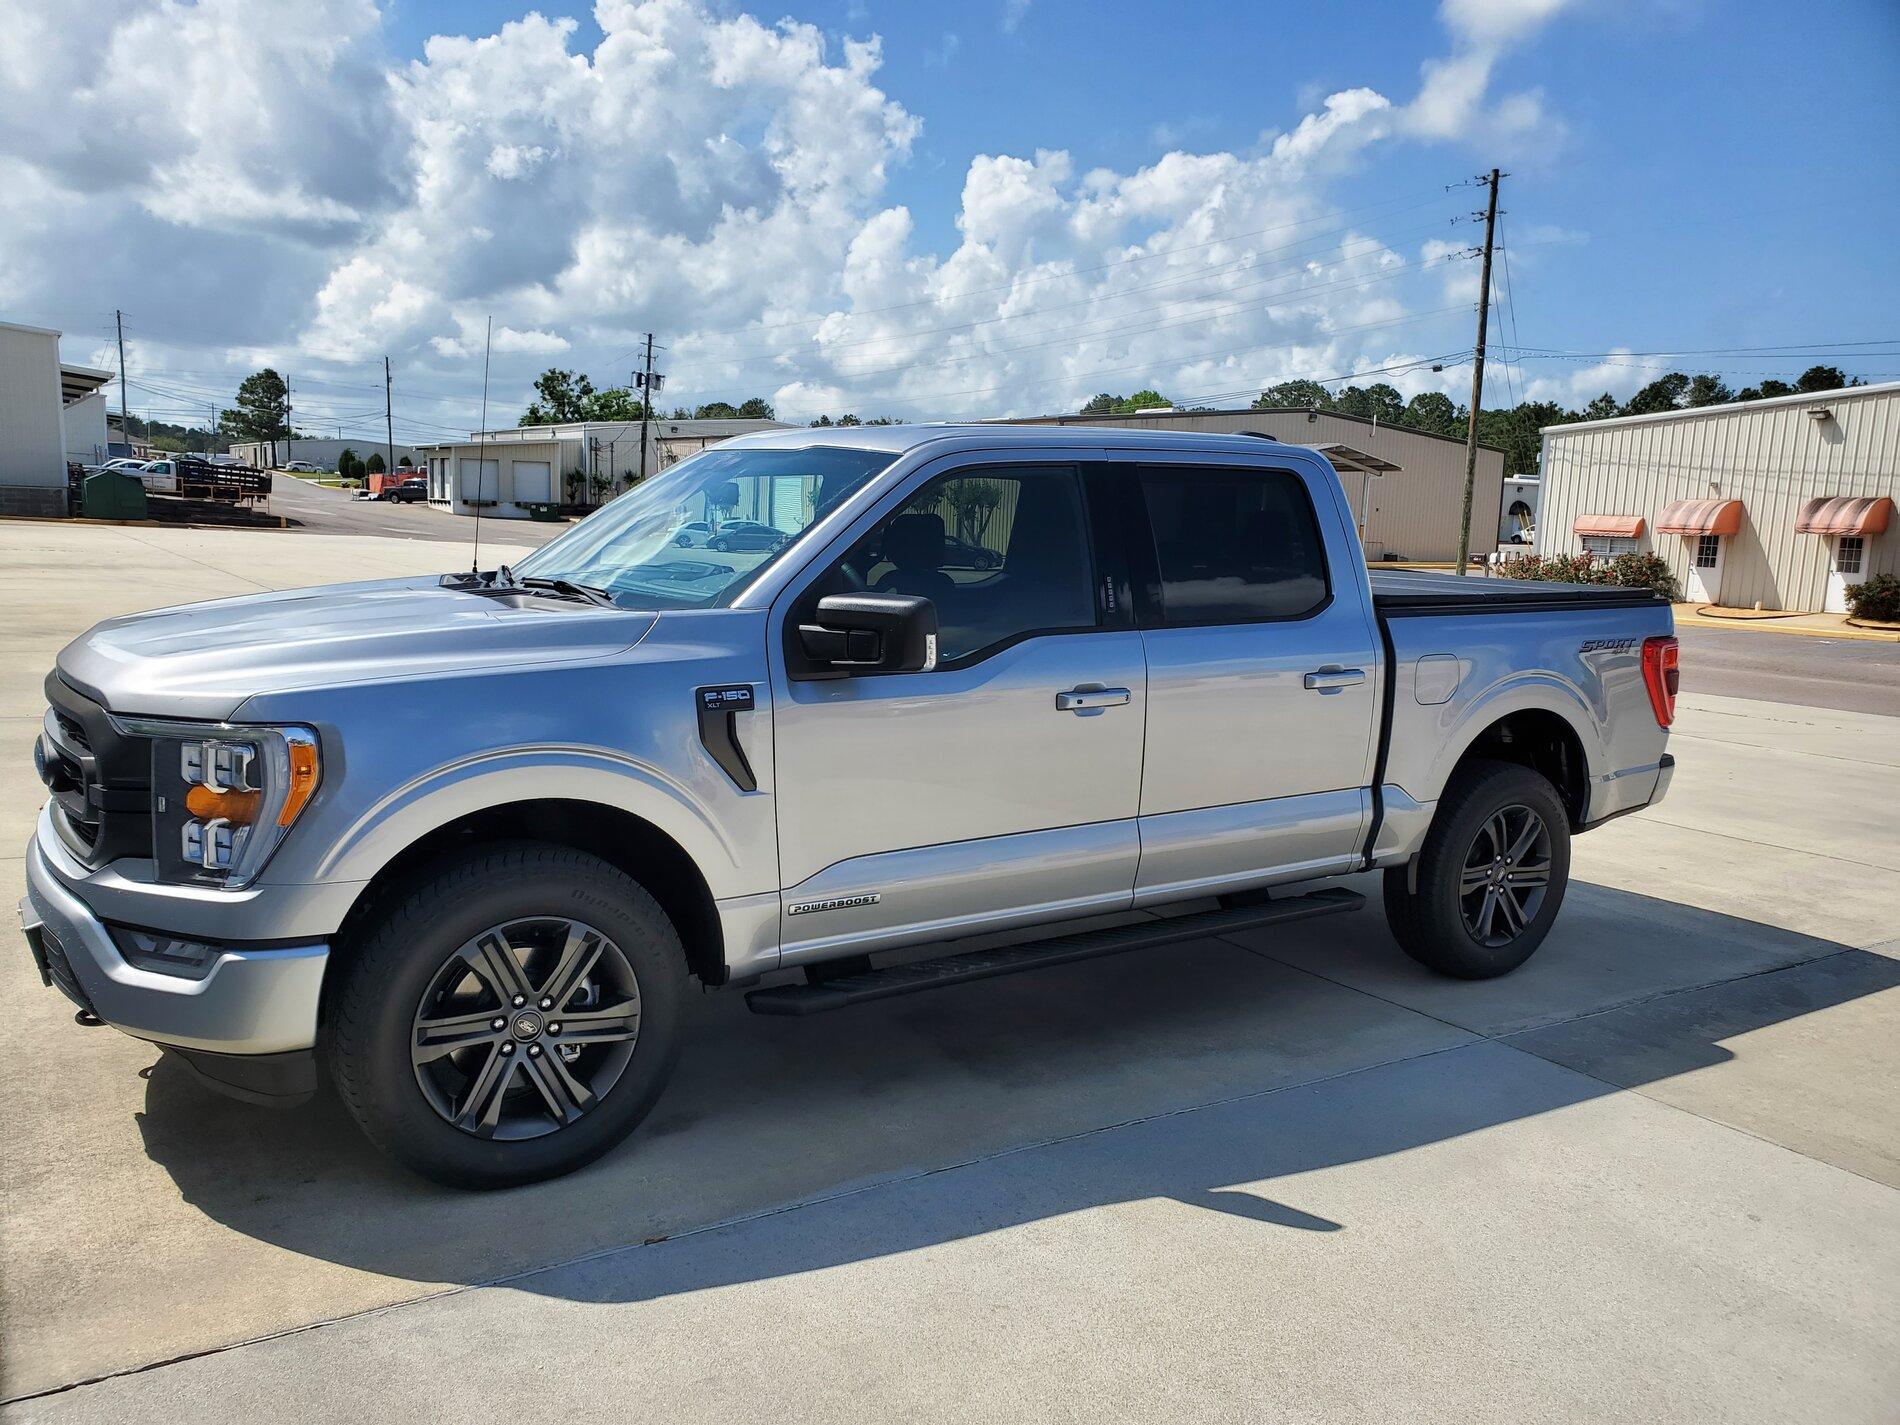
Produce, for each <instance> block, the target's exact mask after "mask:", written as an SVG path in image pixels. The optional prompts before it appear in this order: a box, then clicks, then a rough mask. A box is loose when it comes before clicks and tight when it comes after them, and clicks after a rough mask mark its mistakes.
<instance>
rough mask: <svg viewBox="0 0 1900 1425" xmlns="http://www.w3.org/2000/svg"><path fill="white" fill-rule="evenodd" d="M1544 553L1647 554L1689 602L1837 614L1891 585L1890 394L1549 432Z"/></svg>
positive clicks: (1707, 409)
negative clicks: (1857, 592) (1873, 581)
mask: <svg viewBox="0 0 1900 1425" xmlns="http://www.w3.org/2000/svg"><path fill="white" fill-rule="evenodd" d="M1543 484H1544V498H1543V509H1542V511H1541V513H1540V515H1539V517H1538V521H1537V548H1538V551H1539V552H1540V553H1556V554H1576V553H1581V552H1583V551H1585V550H1589V551H1591V552H1593V553H1597V554H1603V555H1610V554H1619V553H1623V552H1626V551H1654V552H1655V553H1657V554H1660V555H1662V556H1663V557H1664V558H1665V559H1667V560H1668V561H1669V563H1670V566H1671V567H1672V568H1673V569H1674V570H1675V573H1676V579H1677V582H1678V583H1679V584H1680V585H1681V586H1682V589H1683V592H1684V595H1685V596H1686V597H1687V598H1689V599H1691V600H1693V601H1695V602H1698V603H1713V604H1724V605H1727V606H1729V607H1731V608H1753V607H1756V606H1757V605H1759V606H1760V607H1761V608H1764V609H1803V610H1817V609H1825V610H1833V611H1837V612H1838V611H1841V610H1844V609H1845V608H1846V606H1847V604H1846V590H1847V586H1848V585H1849V584H1854V583H1858V582H1860V581H1861V580H1862V579H1865V578H1867V577H1868V576H1869V575H1872V574H1885V573H1896V572H1900V527H1897V525H1896V521H1895V518H1894V498H1895V496H1896V494H1900V382H1892V383H1889V384H1886V385H1881V386H1857V387H1851V388H1849V389H1847V390H1844V391H1824V392H1821V393H1819V394H1815V395H1797V396H1779V397H1775V398H1774V399H1771V400H1766V401H1747V402H1738V403H1736V404H1733V405H1726V406H1703V407H1700V408H1698V409H1696V410H1690V411H1665V412H1662V413H1660V414H1657V415H1649V416H1625V417H1622V418H1621V419H1617V420H1607V421H1584V422H1581V423H1579V424H1576V425H1566V426H1552V427H1550V428H1549V429H1547V430H1546V431H1545V432H1544V457H1543Z"/></svg>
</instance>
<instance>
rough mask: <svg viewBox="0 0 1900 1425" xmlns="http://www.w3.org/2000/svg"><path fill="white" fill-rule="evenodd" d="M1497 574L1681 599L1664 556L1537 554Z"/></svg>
mask: <svg viewBox="0 0 1900 1425" xmlns="http://www.w3.org/2000/svg"><path fill="white" fill-rule="evenodd" d="M1495 572H1496V573H1497V574H1498V575H1499V576H1500V577H1501V578H1505V579H1543V580H1548V581H1549V582H1551V583H1554V584H1614V585H1616V586H1617V587H1619V588H1624V589H1654V590H1655V591H1656V592H1657V593H1659V594H1661V595H1662V596H1663V597H1664V598H1665V599H1668V600H1670V602H1672V603H1673V602H1674V601H1675V600H1676V599H1678V598H1679V597H1681V595H1680V594H1679V592H1678V591H1677V588H1676V576H1675V575H1674V574H1671V573H1670V572H1669V563H1668V561H1667V560H1665V559H1664V558H1663V557H1662V556H1661V555H1660V554H1618V555H1614V556H1612V557H1611V558H1609V559H1598V558H1597V557H1596V556H1595V555H1594V554H1533V555H1529V556H1527V557H1525V558H1523V559H1509V560H1505V561H1504V562H1503V563H1501V564H1499V565H1498V566H1497V569H1496V571H1495ZM1870 617H1871V615H1870Z"/></svg>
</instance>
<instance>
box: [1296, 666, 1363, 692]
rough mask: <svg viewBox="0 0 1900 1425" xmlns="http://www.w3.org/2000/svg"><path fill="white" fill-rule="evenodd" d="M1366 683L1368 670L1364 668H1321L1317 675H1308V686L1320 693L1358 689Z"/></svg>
mask: <svg viewBox="0 0 1900 1425" xmlns="http://www.w3.org/2000/svg"><path fill="white" fill-rule="evenodd" d="M1365 681H1366V670H1365V669H1363V668H1321V669H1320V670H1319V671H1318V672H1316V673H1308V674H1307V675H1306V686H1307V687H1308V688H1310V689H1311V690H1313V691H1314V692H1318V693H1330V692H1333V691H1335V690H1336V689H1339V688H1356V687H1358V686H1359V685H1360V684H1361V683H1363V682H1365Z"/></svg>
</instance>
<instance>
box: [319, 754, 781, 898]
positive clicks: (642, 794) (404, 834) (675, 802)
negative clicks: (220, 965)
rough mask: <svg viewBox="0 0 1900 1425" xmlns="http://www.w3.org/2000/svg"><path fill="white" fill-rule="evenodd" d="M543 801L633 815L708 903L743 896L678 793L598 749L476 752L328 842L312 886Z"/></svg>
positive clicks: (354, 876)
mask: <svg viewBox="0 0 1900 1425" xmlns="http://www.w3.org/2000/svg"><path fill="white" fill-rule="evenodd" d="M547 800H558V801H573V802H589V803H593V804H595V805H598V806H605V807H611V808H613V809H615V810H618V811H623V812H627V813H629V814H630V815H633V816H636V817H639V818H640V819H641V820H643V821H646V822H648V823H650V824H651V825H653V826H654V827H656V828H657V829H658V830H660V831H661V832H662V833H664V834H665V835H667V836H669V837H671V838H672V839H673V841H674V842H675V843H676V844H677V845H678V846H679V847H680V848H681V849H682V850H683V851H684V852H685V853H686V855H687V856H689V857H690V858H691V859H692V860H693V862H694V864H695V865H696V866H698V868H699V872H700V874H701V875H702V876H703V877H705V880H706V883H707V885H708V887H709V888H710V889H711V891H712V893H713V895H714V896H715V897H718V896H729V895H740V894H744V888H743V887H742V883H741V881H740V875H741V868H740V862H739V857H738V855H737V853H736V851H735V848H734V847H733V846H732V844H731V842H730V841H729V840H728V839H727V838H726V836H725V835H724V834H723V833H722V832H721V831H720V829H719V826H718V824H717V823H716V822H715V821H714V820H713V819H712V818H711V817H710V816H708V815H707V814H706V812H705V810H704V809H703V808H702V807H701V806H700V805H699V803H698V802H697V801H696V800H695V799H694V798H693V796H692V795H691V793H690V792H689V791H688V790H687V789H686V788H685V787H683V786H681V785H680V784H679V783H678V782H676V781H674V780H673V779H671V778H670V777H667V776H666V775H665V774H664V773H662V772H660V771H659V770H658V769H657V768H655V767H653V766H651V765H649V764H647V763H643V762H638V761H635V760H634V759H632V758H629V757H625V756H622V755H620V754H618V753H615V752H612V751H609V750H607V749H605V748H600V747H587V746H577V745H560V744H541V745H530V746H525V747H510V748H505V749H499V750H496V751H491V752H479V753H475V754H472V755H470V756H468V757H463V758H459V759H457V760H455V761H453V762H446V763H443V764H442V765H440V766H437V767H433V768H431V769H430V770H429V771H427V772H424V773H423V774H421V775H420V776H417V777H415V778H412V779H411V780H409V781H408V782H405V783H404V784H403V785H401V786H399V787H397V788H395V789H394V790H393V791H391V792H389V793H388V794H387V795H386V796H384V797H382V798H381V799H379V800H378V801H377V802H376V803H375V804H374V805H373V806H371V807H369V808H368V809H366V810H365V811H364V812H363V814H362V815H361V816H360V817H358V818H357V819H356V821H355V822H353V823H352V824H351V825H350V826H349V827H348V829H347V830H345V832H344V833H343V834H342V835H341V836H339V837H337V838H336V840H335V842H334V843H333V844H332V845H331V847H330V848H329V850H328V851H326V852H325V854H324V858H323V860H322V861H321V862H320V863H319V864H318V865H317V866H316V868H315V874H314V878H315V879H321V880H331V879H334V880H338V881H359V882H363V881H369V880H372V879H374V877H375V876H376V875H377V873H378V872H380V871H381V870H382V869H383V868H384V867H385V866H387V865H388V864H389V863H390V862H391V861H393V860H394V859H395V858H396V857H397V856H399V855H400V854H401V853H402V852H404V851H406V850H407V849H408V848H409V847H411V846H414V845H415V844H416V843H417V842H418V841H420V840H422V839H423V838H424V837H425V836H427V835H429V833H431V832H433V831H436V830H439V829H440V828H441V827H444V826H447V825H448V824H450V823H451V822H454V821H459V820H460V819H461V818H463V817H465V816H470V815H473V814H475V813H477V812H482V811H486V810H489V809H491V808H493V807H497V806H505V805H507V804H508V803H510V802H531V801H547ZM752 889H756V887H754V888H752Z"/></svg>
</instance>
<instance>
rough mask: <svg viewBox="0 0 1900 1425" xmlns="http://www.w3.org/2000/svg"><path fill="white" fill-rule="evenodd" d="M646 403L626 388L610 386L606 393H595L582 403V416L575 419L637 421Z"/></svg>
mask: <svg viewBox="0 0 1900 1425" xmlns="http://www.w3.org/2000/svg"><path fill="white" fill-rule="evenodd" d="M644 408H645V403H644V402H642V401H641V400H640V398H639V397H638V396H636V395H634V394H633V392H631V391H629V390H628V389H627V388H626V387H625V386H609V387H608V388H607V389H606V390H605V391H595V392H594V393H593V394H592V395H590V396H588V398H587V399H586V400H585V401H583V402H582V403H581V414H580V415H579V416H577V417H575V419H576V420H583V421H637V420H639V419H640V412H641V411H642V410H643V409H644Z"/></svg>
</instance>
